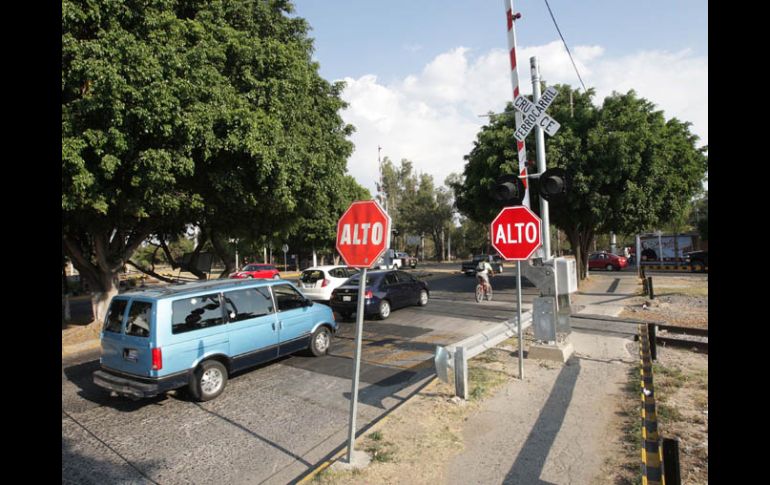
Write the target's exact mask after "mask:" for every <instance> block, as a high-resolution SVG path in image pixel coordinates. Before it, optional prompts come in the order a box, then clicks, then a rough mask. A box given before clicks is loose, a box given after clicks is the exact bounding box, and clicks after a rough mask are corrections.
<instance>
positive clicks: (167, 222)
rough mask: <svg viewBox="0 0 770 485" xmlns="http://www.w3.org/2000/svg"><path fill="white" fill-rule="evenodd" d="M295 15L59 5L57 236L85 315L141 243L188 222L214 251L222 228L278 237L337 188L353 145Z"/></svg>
mask: <svg viewBox="0 0 770 485" xmlns="http://www.w3.org/2000/svg"><path fill="white" fill-rule="evenodd" d="M291 12H293V6H292V4H291V3H290V2H289V1H285V0H243V1H235V0H222V1H216V2H201V1H197V0H157V1H153V2H147V1H142V0H125V1H123V0H104V1H102V2H99V3H93V2H86V1H75V0H64V1H63V3H62V211H63V242H64V247H65V252H66V254H67V256H69V257H70V258H71V259H72V261H73V263H74V264H75V265H76V267H77V268H78V270H79V271H80V273H81V275H82V276H83V277H84V278H85V279H86V280H87V281H88V282H89V283H90V284H91V285H92V287H93V288H94V289H95V290H96V292H97V294H96V298H95V302H96V312H95V316H96V318H97V320H100V319H101V318H102V317H103V316H104V310H106V304H107V303H108V302H109V300H110V299H111V297H112V296H113V295H114V294H116V293H117V283H118V271H119V270H120V269H121V268H122V267H123V265H124V264H125V262H126V261H127V260H128V259H129V258H130V257H131V255H132V253H133V252H134V251H135V250H136V248H137V247H139V245H140V244H141V243H142V241H144V240H146V239H147V238H148V237H150V236H153V235H155V236H158V237H159V239H160V240H161V241H166V240H173V239H174V238H175V237H176V236H177V235H178V234H181V233H183V231H184V229H185V227H186V225H187V224H193V225H195V226H198V227H200V228H201V230H202V234H201V237H200V238H199V242H200V243H201V244H202V243H203V242H205V240H206V239H208V240H209V241H210V242H211V244H212V246H213V248H214V250H215V251H216V252H217V253H219V254H220V257H222V255H223V253H226V252H227V251H228V250H229V249H228V248H229V247H231V246H232V245H231V244H228V241H229V239H230V238H238V237H244V238H245V237H252V238H255V239H256V238H258V237H267V236H270V235H273V234H275V233H281V232H289V231H291V230H292V229H296V227H297V224H298V221H300V220H307V219H308V216H309V214H311V213H312V211H313V202H312V201H313V200H314V199H315V200H317V199H318V198H319V197H321V194H328V197H332V198H333V197H335V196H336V195H337V193H336V192H334V190H335V188H339V187H340V184H341V179H342V178H343V177H344V175H345V160H346V158H347V156H348V155H349V154H350V153H351V151H352V144H351V143H350V141H349V140H347V137H348V136H349V135H350V133H351V132H352V127H351V126H349V125H346V124H344V123H343V122H342V120H341V118H340V117H339V114H338V112H339V110H340V109H343V108H344V106H345V104H344V102H343V101H342V100H341V99H340V96H339V94H340V92H341V89H342V84H340V83H337V84H330V83H328V82H327V81H325V80H323V79H322V78H321V77H320V76H319V74H318V64H317V63H315V62H313V61H312V59H311V56H312V50H313V47H312V40H311V39H309V38H308V36H307V31H308V25H307V22H306V21H305V20H304V19H301V18H298V17H290V16H289V15H288V14H290V13H291ZM199 246H200V245H199ZM222 259H223V260H224V261H225V262H226V264H228V265H230V264H231V261H232V258H229V257H222ZM229 269H230V268H227V269H226V270H225V273H226V272H227V271H228V270H229Z"/></svg>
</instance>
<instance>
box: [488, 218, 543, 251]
mask: <svg viewBox="0 0 770 485" xmlns="http://www.w3.org/2000/svg"><path fill="white" fill-rule="evenodd" d="M540 227H541V222H540V218H539V217H537V215H535V213H534V212H532V211H531V210H529V207H525V206H523V205H522V206H516V207H505V208H503V210H501V211H500V213H499V214H497V217H495V219H494V220H493V221H492V226H491V230H492V233H491V238H492V247H494V248H495V249H496V250H497V252H498V253H500V256H502V257H503V258H505V259H506V260H508V261H522V260H526V259H529V258H530V256H532V254H534V252H535V251H536V250H537V248H539V247H540V245H541V244H542V240H541V237H540V234H541V232H540Z"/></svg>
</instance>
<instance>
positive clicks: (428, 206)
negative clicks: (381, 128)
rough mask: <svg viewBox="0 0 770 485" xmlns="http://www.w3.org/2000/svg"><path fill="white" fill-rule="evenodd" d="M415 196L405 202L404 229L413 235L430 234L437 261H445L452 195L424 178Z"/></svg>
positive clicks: (420, 178) (421, 176)
mask: <svg viewBox="0 0 770 485" xmlns="http://www.w3.org/2000/svg"><path fill="white" fill-rule="evenodd" d="M419 180H420V183H419V185H418V187H417V191H416V193H415V194H414V196H410V197H408V198H405V199H404V204H403V207H402V212H401V218H402V221H403V224H404V227H405V228H406V229H407V230H408V231H410V232H411V233H413V234H429V235H430V237H431V239H433V243H434V248H435V257H436V258H437V259H439V260H441V259H442V258H443V254H444V252H445V251H444V250H445V246H444V239H445V238H446V236H447V235H448V234H449V231H450V230H451V228H452V227H453V226H452V194H451V192H450V191H449V190H447V189H446V188H445V187H438V188H436V187H435V186H434V183H433V177H432V176H431V175H428V174H421V175H420V177H419Z"/></svg>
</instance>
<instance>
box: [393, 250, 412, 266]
mask: <svg viewBox="0 0 770 485" xmlns="http://www.w3.org/2000/svg"><path fill="white" fill-rule="evenodd" d="M396 257H397V258H398V259H400V260H401V264H402V267H407V266H409V267H410V268H412V269H415V268H416V267H417V258H415V257H412V256H409V254H407V253H401V252H398V253H396Z"/></svg>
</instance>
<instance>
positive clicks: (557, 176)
mask: <svg viewBox="0 0 770 485" xmlns="http://www.w3.org/2000/svg"><path fill="white" fill-rule="evenodd" d="M568 185H569V181H568V180H567V172H566V171H565V170H564V169H563V168H549V169H548V170H546V171H545V172H543V174H542V175H541V176H540V177H539V178H538V193H539V194H540V197H542V198H544V199H545V200H547V201H551V200H554V199H559V198H561V197H563V196H564V194H566V193H567V187H568Z"/></svg>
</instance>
